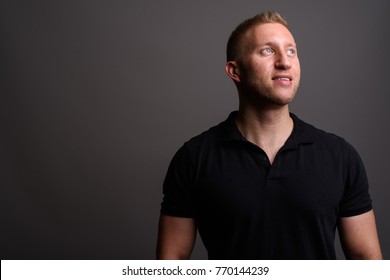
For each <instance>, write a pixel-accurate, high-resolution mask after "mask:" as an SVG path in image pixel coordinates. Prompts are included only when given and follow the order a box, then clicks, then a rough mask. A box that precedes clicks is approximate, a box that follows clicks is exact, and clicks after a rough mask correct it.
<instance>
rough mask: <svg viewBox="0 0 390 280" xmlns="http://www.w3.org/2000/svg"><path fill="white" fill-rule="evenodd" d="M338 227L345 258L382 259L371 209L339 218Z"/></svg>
mask: <svg viewBox="0 0 390 280" xmlns="http://www.w3.org/2000/svg"><path fill="white" fill-rule="evenodd" d="M338 229H339V234H340V242H341V245H342V247H343V250H344V254H345V256H346V258H347V259H382V253H381V249H380V245H379V240H378V234H377V229H376V224H375V216H374V211H373V210H370V211H368V212H366V213H363V214H361V215H357V216H352V217H342V218H340V220H339V224H338Z"/></svg>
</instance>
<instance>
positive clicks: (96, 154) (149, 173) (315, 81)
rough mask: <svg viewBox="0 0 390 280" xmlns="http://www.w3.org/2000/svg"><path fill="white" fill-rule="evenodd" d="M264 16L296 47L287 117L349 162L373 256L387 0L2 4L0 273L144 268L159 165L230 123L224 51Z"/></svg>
mask: <svg viewBox="0 0 390 280" xmlns="http://www.w3.org/2000/svg"><path fill="white" fill-rule="evenodd" d="M266 10H276V11H279V12H280V13H281V14H282V15H283V16H284V17H285V18H286V19H287V21H288V22H289V25H290V27H291V31H292V33H293V34H294V36H295V39H296V42H297V44H298V52H299V57H300V61H301V67H302V80H301V87H300V89H299V90H298V93H297V97H296V99H295V100H294V102H293V103H292V105H291V111H292V112H294V113H295V114H296V115H298V116H299V117H300V118H302V119H303V120H305V121H307V122H309V123H311V124H313V125H315V126H317V127H319V128H321V129H324V130H326V131H329V132H333V133H336V134H338V135H340V136H342V137H343V138H345V139H346V140H347V141H348V142H350V143H351V144H352V145H353V146H354V147H355V148H356V149H357V150H358V152H359V153H360V155H361V157H362V159H363V161H364V163H365V166H366V169H367V173H368V176H369V181H370V192H371V195H372V198H373V203H374V204H373V205H374V209H375V212H376V216H377V223H378V231H379V236H380V241H381V245H382V250H383V254H384V257H385V258H389V257H390V238H389V236H390V225H389V222H388V221H389V220H390V217H389V216H390V207H389V198H390V190H389V189H390V188H389V182H390V164H389V157H390V146H389V143H390V131H389V121H390V110H389V108H388V107H389V105H388V104H390V94H389V65H390V52H389V45H390V29H389V26H390V17H389V15H390V2H389V1H387V0H372V1H336V0H329V1H309V0H306V1H275V0H272V1H271V0H269V1H260V0H257V1H255V0H246V1H233V0H227V1H206V0H204V1H203V0H202V1H179V0H177V1H173V0H168V1H141V0H139V1H125V0H110V1H103V0H96V1H85V0H77V1H76V0H68V1H53V0H36V1H27V0H24V1H23V0H3V1H1V2H0V226H1V230H0V235H1V236H0V237H1V238H0V242H1V243H0V244H1V247H0V255H1V259H153V258H154V257H155V246H156V237H157V224H158V217H159V211H160V202H161V199H162V182H163V180H164V176H165V173H166V170H167V168H168V164H169V162H170V160H171V158H172V156H173V154H174V153H175V152H176V150H177V149H178V148H179V147H180V146H181V145H182V144H183V143H184V142H185V141H187V140H188V139H189V138H191V137H193V136H195V135H197V134H199V133H201V132H202V131H204V130H206V129H208V128H209V127H211V126H213V125H215V124H218V123H219V122H221V121H223V120H225V119H226V118H227V116H228V114H229V113H230V112H231V111H233V110H236V109H237V106H238V98H237V93H236V89H235V87H234V84H233V83H232V81H231V80H229V78H228V77H227V76H226V74H225V72H224V65H225V45H226V41H227V39H228V37H229V35H230V33H231V31H232V30H233V29H234V27H235V26H236V25H237V24H239V23H240V22H241V21H242V20H244V19H245V18H248V17H251V16H253V15H255V14H257V13H259V12H262V11H266ZM337 246H338V247H337V248H338V256H339V258H343V255H342V251H341V249H340V247H339V245H337ZM193 258H195V259H202V258H207V255H206V253H205V250H204V249H203V246H202V243H201V241H200V239H198V241H197V244H196V248H195V252H194V254H193Z"/></svg>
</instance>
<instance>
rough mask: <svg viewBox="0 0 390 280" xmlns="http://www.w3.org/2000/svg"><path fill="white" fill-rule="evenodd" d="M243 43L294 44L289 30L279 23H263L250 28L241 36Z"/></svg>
mask: <svg viewBox="0 0 390 280" xmlns="http://www.w3.org/2000/svg"><path fill="white" fill-rule="evenodd" d="M243 43H244V45H246V44H250V45H253V44H255V45H259V44H260V45H261V44H268V43H274V44H282V45H295V40H294V37H293V35H292V34H291V32H290V31H289V30H288V29H287V28H286V27H285V26H284V25H282V24H280V23H263V24H258V25H256V26H254V27H252V28H250V29H249V30H248V31H247V32H246V33H245V36H244V37H243Z"/></svg>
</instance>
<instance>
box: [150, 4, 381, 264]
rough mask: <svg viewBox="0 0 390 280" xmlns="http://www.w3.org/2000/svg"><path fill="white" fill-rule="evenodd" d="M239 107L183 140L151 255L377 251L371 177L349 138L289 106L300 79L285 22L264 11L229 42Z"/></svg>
mask: <svg viewBox="0 0 390 280" xmlns="http://www.w3.org/2000/svg"><path fill="white" fill-rule="evenodd" d="M225 70H226V73H227V75H228V76H229V77H230V78H231V79H232V80H233V81H234V83H235V85H236V87H237V90H238V94H239V110H238V112H233V113H232V114H231V115H230V116H229V118H228V119H227V120H226V121H225V122H223V123H221V124H219V125H217V126H215V127H213V128H211V129H209V130H208V131H206V132H204V133H202V134H201V135H199V136H197V137H194V138H192V139H191V140H190V141H188V142H186V143H185V144H184V146H183V147H182V148H181V149H180V150H179V151H178V152H177V153H176V155H175V156H174V158H173V160H172V162H171V164H170V166H169V169H168V173H167V176H166V178H165V181H164V200H163V203H162V208H161V217H160V224H159V238H158V245H157V258H159V259H187V258H189V257H190V255H191V252H192V248H193V246H194V242H195V237H196V231H197V230H199V233H200V236H201V238H202V241H203V243H204V245H205V247H206V249H207V251H208V256H209V259H335V258H336V254H335V249H334V240H335V229H336V227H337V228H338V230H339V232H340V237H341V238H340V240H341V243H342V246H343V249H344V252H345V255H346V257H347V258H350V259H381V258H382V256H381V250H380V246H379V241H378V237H377V231H376V225H375V218H374V213H373V210H372V206H371V199H370V196H369V193H368V183H367V177H366V174H365V170H364V167H363V164H362V162H361V159H360V157H359V156H358V154H357V152H356V151H355V150H354V149H353V148H352V146H351V145H349V144H348V143H347V142H346V141H345V140H343V139H342V138H340V137H337V136H335V135H333V134H329V133H326V132H324V131H321V130H319V129H316V128H314V127H313V126H311V125H309V124H307V123H305V122H303V121H301V120H300V119H299V118H298V117H296V116H295V115H293V114H292V113H290V112H289V107H288V104H289V103H290V102H291V101H292V100H293V98H294V95H295V93H296V91H297V89H298V85H299V80H300V65H299V60H298V55H297V47H296V44H295V41H294V38H293V36H292V34H291V33H290V31H289V29H288V26H287V23H286V21H285V20H284V19H283V18H282V17H281V16H280V15H279V14H278V13H276V12H267V13H263V14H260V15H257V16H255V17H253V18H250V19H248V20H246V21H244V22H243V23H242V24H240V25H239V26H238V27H237V28H236V30H235V31H234V32H233V33H232V34H231V36H230V38H229V41H228V44H227V64H226V67H225Z"/></svg>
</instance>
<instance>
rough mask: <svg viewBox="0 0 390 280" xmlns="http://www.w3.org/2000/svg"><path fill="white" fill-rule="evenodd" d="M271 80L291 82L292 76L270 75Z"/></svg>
mask: <svg viewBox="0 0 390 280" xmlns="http://www.w3.org/2000/svg"><path fill="white" fill-rule="evenodd" d="M272 80H273V81H286V82H291V81H292V78H291V77H289V76H275V77H272Z"/></svg>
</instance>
